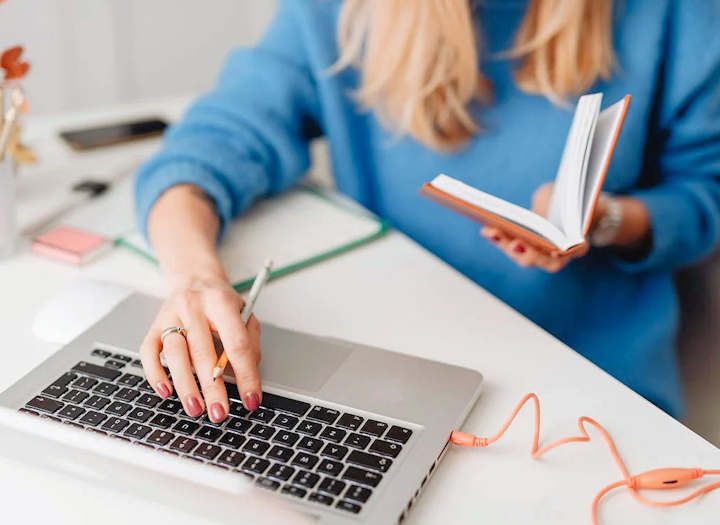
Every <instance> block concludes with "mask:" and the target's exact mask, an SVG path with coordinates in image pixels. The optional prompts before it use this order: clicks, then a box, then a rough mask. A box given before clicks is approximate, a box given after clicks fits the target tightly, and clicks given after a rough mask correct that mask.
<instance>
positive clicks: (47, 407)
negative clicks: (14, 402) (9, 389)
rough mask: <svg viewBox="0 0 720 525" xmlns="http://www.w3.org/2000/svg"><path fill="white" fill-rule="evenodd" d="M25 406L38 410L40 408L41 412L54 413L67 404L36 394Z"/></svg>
mask: <svg viewBox="0 0 720 525" xmlns="http://www.w3.org/2000/svg"><path fill="white" fill-rule="evenodd" d="M25 406H27V407H29V408H34V409H36V410H39V411H40V412H45V413H47V414H54V413H55V412H57V411H58V410H60V409H61V408H62V407H63V406H65V405H64V404H63V403H61V402H60V401H55V400H54V399H50V398H49V397H46V396H35V397H34V398H32V399H31V400H30V401H28V402H27V403H25Z"/></svg>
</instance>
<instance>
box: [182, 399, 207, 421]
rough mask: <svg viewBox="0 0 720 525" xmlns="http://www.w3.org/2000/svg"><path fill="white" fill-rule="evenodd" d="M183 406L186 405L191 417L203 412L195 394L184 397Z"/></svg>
mask: <svg viewBox="0 0 720 525" xmlns="http://www.w3.org/2000/svg"><path fill="white" fill-rule="evenodd" d="M185 406H186V407H187V413H188V414H190V415H191V416H192V417H198V416H199V415H200V414H202V412H203V407H202V405H201V404H200V400H198V398H197V397H195V396H187V397H186V398H185Z"/></svg>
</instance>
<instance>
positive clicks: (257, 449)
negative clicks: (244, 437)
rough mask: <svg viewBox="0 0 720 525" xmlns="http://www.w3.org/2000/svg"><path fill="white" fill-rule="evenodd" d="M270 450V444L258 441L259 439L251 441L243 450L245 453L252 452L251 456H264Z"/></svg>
mask: <svg viewBox="0 0 720 525" xmlns="http://www.w3.org/2000/svg"><path fill="white" fill-rule="evenodd" d="M269 448H270V444H269V443H265V442H264V441H258V440H257V439H251V440H249V441H248V442H247V443H246V444H245V446H244V447H243V450H244V451H245V452H250V453H251V454H256V455H258V456H262V455H263V454H265V452H267V449H269Z"/></svg>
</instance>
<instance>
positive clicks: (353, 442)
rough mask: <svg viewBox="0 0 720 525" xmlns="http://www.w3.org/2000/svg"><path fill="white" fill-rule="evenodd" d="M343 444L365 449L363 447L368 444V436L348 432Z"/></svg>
mask: <svg viewBox="0 0 720 525" xmlns="http://www.w3.org/2000/svg"><path fill="white" fill-rule="evenodd" d="M345 444H346V445H348V446H351V447H352V448H357V449H360V450H365V447H367V446H368V445H369V444H370V437H369V436H363V435H362V434H356V433H355V432H350V434H348V437H347V439H345Z"/></svg>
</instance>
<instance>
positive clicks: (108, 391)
mask: <svg viewBox="0 0 720 525" xmlns="http://www.w3.org/2000/svg"><path fill="white" fill-rule="evenodd" d="M119 389H120V387H119V386H117V385H113V384H112V383H108V382H107V381H103V382H102V383H100V384H98V385H97V386H95V388H93V392H95V393H96V394H100V395H103V396H111V395H113V394H114V393H115V392H117V391H118V390H119Z"/></svg>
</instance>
